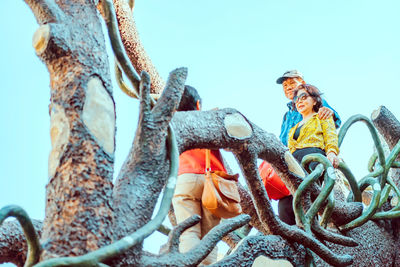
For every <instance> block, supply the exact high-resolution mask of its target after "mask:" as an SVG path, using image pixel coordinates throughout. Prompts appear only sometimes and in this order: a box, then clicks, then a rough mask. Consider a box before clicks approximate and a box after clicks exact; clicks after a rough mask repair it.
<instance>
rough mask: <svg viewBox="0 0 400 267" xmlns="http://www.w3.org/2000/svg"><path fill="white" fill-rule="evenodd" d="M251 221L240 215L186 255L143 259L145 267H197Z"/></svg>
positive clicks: (228, 221)
mask: <svg viewBox="0 0 400 267" xmlns="http://www.w3.org/2000/svg"><path fill="white" fill-rule="evenodd" d="M249 220H250V217H249V216H248V215H239V216H237V217H235V218H232V219H228V220H225V221H223V222H221V223H220V224H219V225H217V226H215V227H214V228H213V229H211V231H210V232H208V233H207V234H206V235H205V236H204V238H203V239H202V240H201V241H200V243H199V244H198V245H197V246H196V247H194V248H193V249H191V250H189V251H188V252H186V253H183V254H181V253H178V252H175V253H173V252H171V253H167V254H163V255H161V256H154V257H148V256H144V257H143V258H142V265H143V266H197V265H198V264H199V263H200V262H201V261H202V260H203V259H204V258H205V257H206V256H207V255H208V254H209V253H210V252H211V251H212V250H213V248H214V247H215V245H216V244H217V242H218V241H219V240H221V238H222V237H223V236H225V235H226V234H227V233H229V232H231V231H233V230H235V229H237V228H239V227H241V226H243V225H245V224H246V223H248V222H249Z"/></svg>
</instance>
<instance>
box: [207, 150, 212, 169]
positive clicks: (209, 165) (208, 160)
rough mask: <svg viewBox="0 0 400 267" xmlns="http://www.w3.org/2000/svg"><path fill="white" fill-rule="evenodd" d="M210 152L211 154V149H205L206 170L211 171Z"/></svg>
mask: <svg viewBox="0 0 400 267" xmlns="http://www.w3.org/2000/svg"><path fill="white" fill-rule="evenodd" d="M210 154H211V150H210V149H206V172H207V171H211V169H210V168H211V163H210Z"/></svg>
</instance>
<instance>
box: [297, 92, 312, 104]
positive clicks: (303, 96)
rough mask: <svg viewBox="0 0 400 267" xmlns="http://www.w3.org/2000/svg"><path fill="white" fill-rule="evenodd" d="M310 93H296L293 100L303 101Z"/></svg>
mask: <svg viewBox="0 0 400 267" xmlns="http://www.w3.org/2000/svg"><path fill="white" fill-rule="evenodd" d="M309 96H310V95H309V94H307V93H302V94H300V95H297V96H295V97H294V98H293V102H294V103H297V102H298V101H304V100H306V99H307V97H309Z"/></svg>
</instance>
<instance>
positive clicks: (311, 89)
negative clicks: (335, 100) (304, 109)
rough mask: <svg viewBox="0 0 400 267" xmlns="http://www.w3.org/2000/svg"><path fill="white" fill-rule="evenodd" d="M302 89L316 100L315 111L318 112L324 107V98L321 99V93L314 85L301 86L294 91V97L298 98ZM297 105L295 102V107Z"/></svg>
mask: <svg viewBox="0 0 400 267" xmlns="http://www.w3.org/2000/svg"><path fill="white" fill-rule="evenodd" d="M301 89H303V90H304V91H306V92H307V93H308V94H309V95H310V96H311V97H312V98H313V99H314V100H315V105H314V106H313V111H315V112H318V110H319V108H320V107H322V98H321V95H322V94H321V92H320V91H319V90H318V88H317V87H315V86H314V85H311V84H300V85H299V86H297V88H296V89H295V90H294V92H293V97H296V96H297V93H298V92H299V90H301ZM295 104H296V103H294V102H293V105H295Z"/></svg>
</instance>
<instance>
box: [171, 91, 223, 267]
mask: <svg viewBox="0 0 400 267" xmlns="http://www.w3.org/2000/svg"><path fill="white" fill-rule="evenodd" d="M200 109H201V98H200V96H199V94H198V92H197V90H196V89H195V88H193V87H191V86H187V85H186V86H185V90H184V93H183V96H182V99H181V102H180V104H179V107H178V109H177V111H179V112H190V111H193V110H200ZM205 151H206V150H205V149H192V150H187V151H185V152H183V153H182V154H181V155H180V156H179V172H178V180H177V183H176V188H175V194H174V197H173V199H172V205H173V207H174V211H175V216H176V222H177V223H178V224H179V223H181V222H182V221H184V220H185V219H187V218H189V217H191V216H193V215H195V214H197V215H200V216H201V220H200V222H199V223H198V224H196V225H194V226H192V227H190V228H188V229H187V230H186V231H184V232H183V233H182V235H181V237H180V244H179V251H180V252H182V253H184V252H187V251H189V250H190V249H192V248H193V247H195V246H196V245H197V244H198V243H199V242H200V240H201V239H202V238H203V237H204V236H205V235H206V234H207V233H208V232H209V231H210V230H211V229H212V228H213V227H214V226H216V225H217V224H219V222H220V220H221V218H218V217H216V216H214V215H213V214H211V212H210V211H208V210H207V209H206V208H204V207H203V206H202V204H201V196H202V194H203V188H204V181H205V175H204V174H205V168H206V164H205V157H206V154H205ZM210 163H211V170H212V171H217V170H218V171H225V172H226V169H225V167H224V164H223V160H222V156H221V153H220V152H219V150H211V155H210ZM217 253H218V251H217V247H215V248H214V249H213V250H212V251H211V252H210V254H209V255H208V256H207V257H206V258H205V259H204V260H203V261H202V263H201V264H204V265H209V264H212V263H214V262H215V261H216V260H217Z"/></svg>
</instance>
